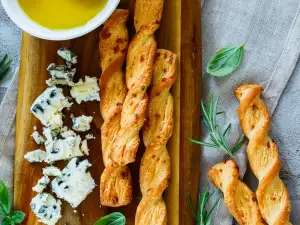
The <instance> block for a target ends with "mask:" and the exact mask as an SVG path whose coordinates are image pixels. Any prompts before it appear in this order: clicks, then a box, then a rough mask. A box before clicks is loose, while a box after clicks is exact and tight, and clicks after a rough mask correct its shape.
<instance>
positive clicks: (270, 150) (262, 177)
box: [235, 84, 291, 225]
mask: <svg viewBox="0 0 300 225" xmlns="http://www.w3.org/2000/svg"><path fill="white" fill-rule="evenodd" d="M263 90H264V89H263V87H262V86H260V85H256V84H253V85H242V86H240V87H238V88H237V89H236V90H235V96H236V97H237V98H238V100H239V101H240V105H239V107H238V115H239V119H240V123H241V127H242V130H243V133H244V134H245V136H246V137H247V138H248V139H249V143H248V147H247V154H248V159H249V163H250V166H251V169H252V171H253V173H254V174H255V176H256V177H257V179H258V181H259V184H258V187H257V190H256V196H257V201H258V206H259V209H260V211H261V214H262V217H263V219H264V220H265V221H266V222H267V224H270V225H289V224H291V223H290V222H289V216H290V212H291V203H290V198H289V193H288V190H287V188H286V186H285V184H284V183H283V181H282V180H281V179H280V177H279V171H280V167H281V161H280V158H279V152H278V149H277V145H276V143H275V142H274V141H273V140H272V139H271V138H270V137H269V135H268V133H269V130H270V124H271V120H270V116H269V112H268V109H267V106H266V105H265V103H264V101H263V100H262V98H261V93H262V92H263Z"/></svg>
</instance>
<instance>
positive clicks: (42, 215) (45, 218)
mask: <svg viewBox="0 0 300 225" xmlns="http://www.w3.org/2000/svg"><path fill="white" fill-rule="evenodd" d="M30 207H31V209H32V211H33V212H34V214H35V215H36V216H37V217H38V218H39V222H42V223H44V224H48V225H55V224H56V223H57V221H58V220H59V219H60V218H61V201H60V200H56V199H55V198H54V197H53V196H52V195H51V194H49V193H42V194H38V195H36V196H35V197H34V198H33V199H32V201H31V203H30Z"/></svg>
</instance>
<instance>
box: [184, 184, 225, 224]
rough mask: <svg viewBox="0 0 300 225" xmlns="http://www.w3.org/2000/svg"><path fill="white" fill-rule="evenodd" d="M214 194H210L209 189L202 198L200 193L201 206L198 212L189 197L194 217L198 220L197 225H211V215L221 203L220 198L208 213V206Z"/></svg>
mask: <svg viewBox="0 0 300 225" xmlns="http://www.w3.org/2000/svg"><path fill="white" fill-rule="evenodd" d="M213 194H214V192H212V193H209V191H208V190H207V188H206V189H205V190H204V192H203V194H202V196H201V193H200V192H199V193H198V204H200V205H199V209H198V211H197V212H196V210H195V208H194V207H193V204H192V200H191V197H190V194H189V195H188V204H189V206H190V208H191V210H192V214H193V216H194V217H195V219H196V222H197V225H210V222H211V213H212V212H213V211H214V209H215V208H216V207H217V205H218V203H219V201H220V198H218V200H217V201H216V202H215V203H214V204H213V207H212V208H211V209H210V210H209V211H207V209H206V208H207V206H206V204H207V202H208V201H209V199H210V198H211V196H212V195H213Z"/></svg>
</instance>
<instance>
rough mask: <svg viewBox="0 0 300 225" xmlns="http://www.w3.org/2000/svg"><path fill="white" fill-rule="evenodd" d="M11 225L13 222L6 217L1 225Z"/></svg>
mask: <svg viewBox="0 0 300 225" xmlns="http://www.w3.org/2000/svg"><path fill="white" fill-rule="evenodd" d="M8 224H11V220H10V218H9V217H6V218H4V219H3V221H2V224H1V225H8Z"/></svg>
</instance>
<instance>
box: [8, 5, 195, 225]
mask: <svg viewBox="0 0 300 225" xmlns="http://www.w3.org/2000/svg"><path fill="white" fill-rule="evenodd" d="M133 5H134V1H130V0H122V1H121V3H120V8H128V9H130V12H131V18H130V21H129V23H128V27H129V28H130V30H133V29H132V19H133V17H132V12H133ZM196 8H197V9H196ZM100 29H101V28H98V29H97V30H95V31H94V32H92V33H90V34H88V35H85V36H84V37H81V38H77V39H74V40H71V41H62V42H54V41H45V40H41V39H38V38H34V37H32V36H30V35H29V34H26V33H24V34H23V40H22V49H21V67H20V73H19V92H18V105H17V127H16V145H15V146H16V149H15V173H14V187H15V189H14V196H15V197H14V205H15V208H16V209H17V210H21V211H23V212H25V213H26V215H27V216H26V219H25V221H24V222H23V223H22V224H28V225H35V224H39V223H38V219H37V218H36V216H35V215H34V214H33V213H32V211H31V209H30V206H29V204H30V202H31V199H32V198H33V197H34V196H35V194H36V193H35V192H33V191H32V186H34V185H35V184H36V182H37V180H38V179H39V178H40V177H41V176H42V167H44V166H45V164H44V165H43V164H30V163H28V162H27V161H26V160H25V159H24V158H23V156H24V154H26V153H27V152H29V151H32V150H35V149H37V148H39V146H37V145H36V144H35V143H34V141H33V140H32V138H31V136H30V135H31V133H32V132H33V127H34V126H37V127H38V130H39V131H42V126H41V124H40V122H39V121H38V120H37V119H36V118H35V117H34V116H33V115H32V114H31V113H30V106H31V104H32V103H33V101H34V100H35V99H36V97H37V96H39V95H40V94H41V93H42V92H43V91H44V90H45V89H46V87H47V86H46V84H45V80H46V79H48V77H49V75H48V73H47V71H46V68H47V66H48V65H49V64H50V63H52V62H55V63H62V61H61V59H60V58H59V57H58V56H57V55H56V51H57V49H58V48H60V47H68V48H70V49H72V50H73V51H74V52H75V53H76V54H78V56H79V64H78V66H77V70H78V72H77V79H78V78H79V77H83V76H84V75H89V76H96V77H98V78H99V77H100V74H101V71H100V66H99V52H98V34H99V31H100ZM156 36H157V40H158V47H159V48H165V49H169V50H171V51H173V52H175V53H177V54H178V56H179V59H180V63H179V64H178V72H177V77H178V79H177V82H176V83H175V85H174V86H173V88H172V94H173V96H174V100H175V126H174V132H173V136H172V138H171V139H170V141H169V144H168V149H169V152H170V156H171V166H172V177H171V181H170V185H169V188H168V189H167V191H166V193H165V199H166V203H167V208H168V216H169V218H168V219H169V224H171V225H179V224H185V225H192V224H194V220H193V218H192V215H191V213H190V209H189V207H188V205H187V194H188V193H189V192H190V193H191V195H192V198H193V200H194V202H195V201H196V195H197V190H198V174H199V158H200V149H199V147H197V146H195V145H192V144H191V143H190V142H189V140H188V137H189V136H193V137H199V133H200V130H199V129H200V112H199V102H200V97H201V96H200V93H201V82H200V81H201V45H200V44H201V43H200V6H199V3H198V1H197V0H182V1H180V0H165V5H164V12H163V19H162V25H161V28H160V30H159V31H158V33H157V35H156ZM65 93H66V94H67V93H68V89H67V88H66V90H65ZM71 113H73V114H74V115H75V116H79V115H82V114H85V115H91V116H93V117H94V120H93V124H92V132H93V133H94V135H95V136H96V139H95V140H90V141H89V142H88V145H89V148H90V149H91V151H90V156H89V157H88V159H89V161H90V162H91V163H92V164H93V166H92V167H91V173H92V176H93V178H94V179H95V181H96V183H97V184H99V181H100V175H101V173H102V171H103V169H104V166H103V162H102V155H101V138H100V127H101V125H102V122H103V120H102V118H101V116H100V110H99V103H98V102H89V103H86V104H81V105H80V106H79V105H77V104H74V105H73V106H72V108H71V110H70V111H65V112H64V114H66V115H67V117H66V118H68V117H69V115H70V114H71ZM66 124H67V125H70V124H71V120H70V119H66ZM83 136H84V135H83ZM143 151H144V147H143V146H142V145H141V148H140V150H139V153H138V159H137V161H136V162H135V163H133V164H131V165H130V166H129V167H130V170H131V173H132V177H133V184H134V190H133V193H134V199H133V202H132V203H131V204H130V205H128V206H126V207H122V208H117V209H113V208H106V207H101V206H100V200H99V192H100V191H99V186H97V187H96V188H95V190H94V191H93V193H92V194H90V195H89V196H88V197H87V199H86V200H85V201H83V203H82V204H81V205H80V206H79V207H78V208H77V209H76V211H74V209H72V208H71V207H70V206H69V204H67V203H63V210H62V214H63V217H62V218H61V219H60V221H59V223H58V224H67V225H77V224H83V225H89V224H94V222H95V221H96V220H97V219H98V218H100V217H101V216H103V215H106V214H108V213H110V212H114V211H120V212H123V213H124V214H125V216H126V218H127V224H129V225H131V224H134V216H135V211H136V207H137V204H138V203H139V201H140V198H141V194H140V191H139V181H138V178H139V175H138V173H139V166H140V158H141V156H142V155H143ZM65 165H66V162H65V163H64V162H62V163H58V166H59V167H60V168H63V167H64V166H65Z"/></svg>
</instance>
